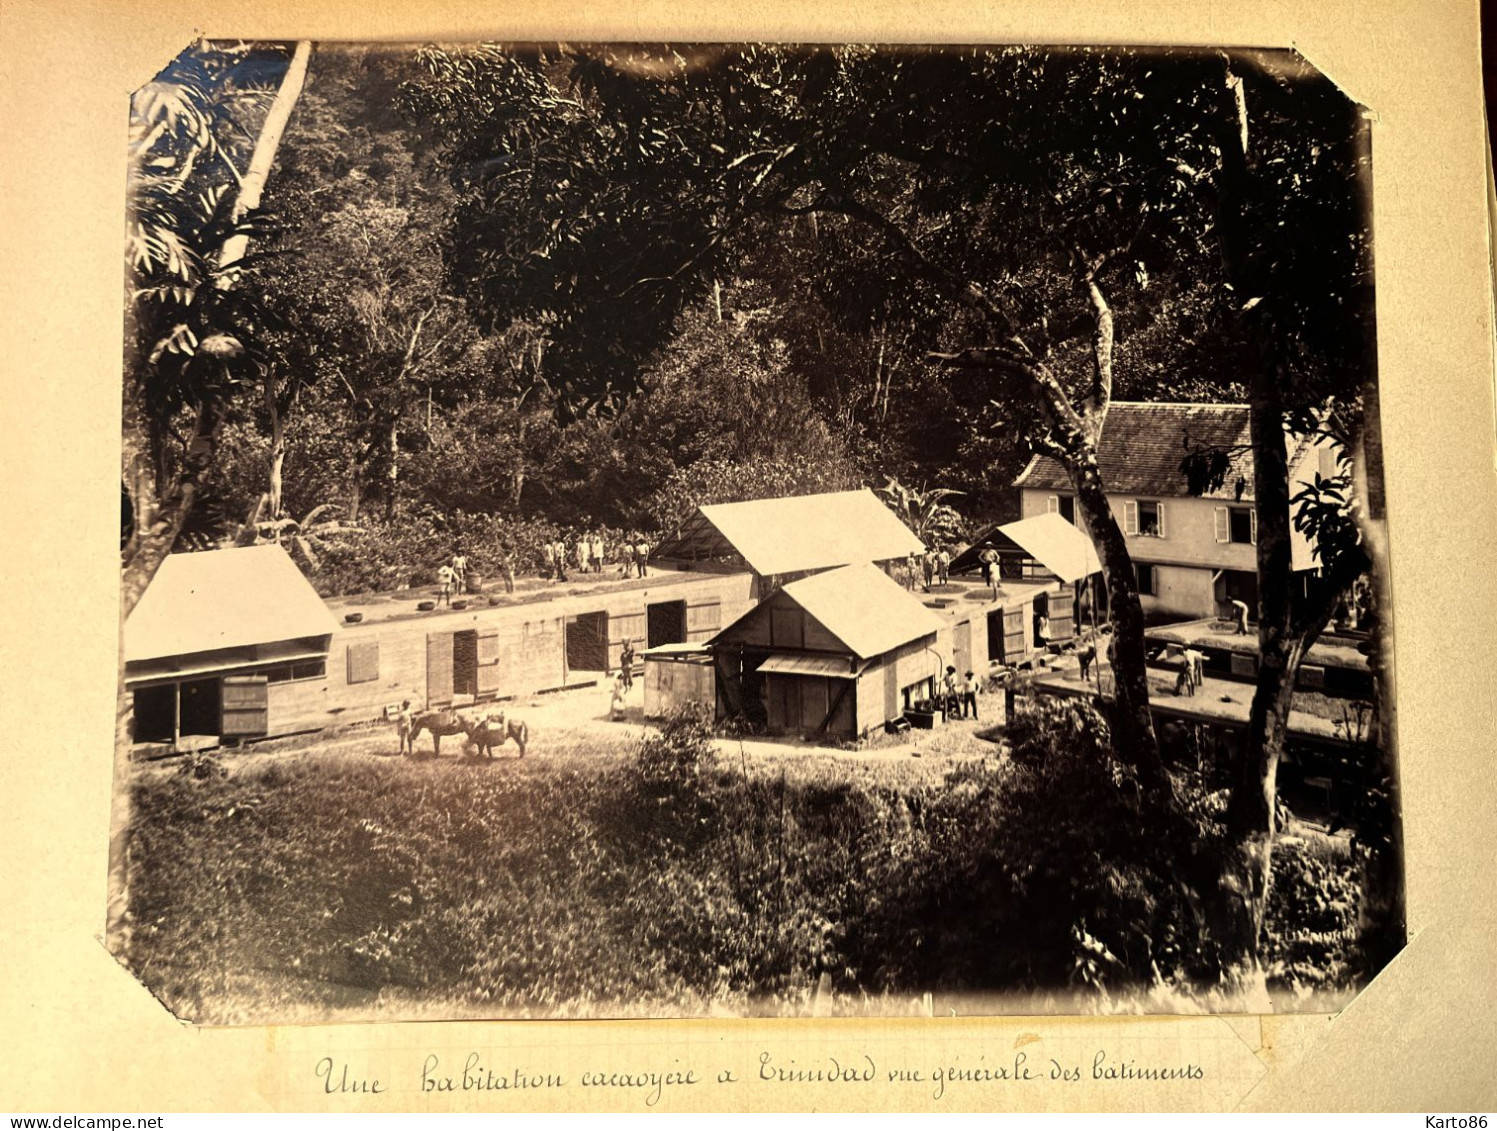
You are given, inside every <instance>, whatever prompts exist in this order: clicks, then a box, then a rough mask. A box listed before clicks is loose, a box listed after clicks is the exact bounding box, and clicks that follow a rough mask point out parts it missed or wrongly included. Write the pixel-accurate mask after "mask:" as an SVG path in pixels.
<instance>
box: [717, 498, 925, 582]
mask: <svg viewBox="0 0 1497 1131" xmlns="http://www.w3.org/2000/svg"><path fill="white" fill-rule="evenodd" d="M701 513H702V517H704V518H705V519H707V521H708V522H710V523H712V525H713V526H715V527H717V529H718V531H719V532H721V534H722V536H723V537H724V538H726V539H727V540H728V541H729V542H730V543H732V545H733V548H734V549H735V550H737V551H738V553H740V554H741V555H743V559H744V561H746V562H748V564H749V567H750V568H751V569H753V571H754V572H755V573H759V574H773V573H796V572H799V571H801V570H809V569H826V568H828V567H830V566H839V565H856V564H864V563H868V562H882V561H888V560H890V559H892V558H903V557H906V556H907V555H909V554H912V553H916V554H918V553H923V552H924V550H925V546H924V544H923V543H922V542H921V541H920V539H918V538H916V537H915V535H914V534H912V533H911V532H910V529H909V527H907V526H905V524H904V523H902V522H900V521H899V519H898V518H897V517H896V516H895V514H894V512H893V511H891V510H890V509H889V508H888V507H886V506H884V504H883V503H881V502H879V499H878V496H877V495H875V494H874V493H873V492H872V491H870V490H868V489H867V488H864V489H863V490H861V491H835V492H831V493H829V494H825V495H796V496H792V497H790V498H785V499H756V500H754V501H752V502H747V503H718V504H715V505H712V506H705V507H702V508H701Z"/></svg>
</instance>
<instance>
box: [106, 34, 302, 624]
mask: <svg viewBox="0 0 1497 1131" xmlns="http://www.w3.org/2000/svg"><path fill="white" fill-rule="evenodd" d="M309 54H310V46H309V45H308V44H305V43H303V44H300V45H298V46H297V48H296V50H295V52H294V53H293V55H292V57H291V60H290V62H289V65H288V63H287V61H286V59H285V56H284V54H282V53H279V52H272V53H268V54H267V52H265V51H263V50H257V49H251V48H246V47H221V46H217V45H213V44H203V45H200V46H199V47H196V48H193V49H190V50H188V51H186V52H184V53H183V54H182V55H181V56H179V57H178V58H177V59H176V60H174V61H173V62H172V64H171V65H170V66H169V67H168V68H167V69H166V70H165V71H163V72H162V73H161V74H160V75H158V76H157V77H156V78H155V79H154V80H153V81H152V82H150V83H147V84H146V85H145V86H143V87H142V88H141V89H140V90H139V91H137V92H136V93H135V95H134V96H133V97H132V99H131V117H130V166H129V167H130V181H129V185H128V194H129V220H128V224H127V229H126V246H125V264H126V272H127V291H126V335H125V339H126V340H125V380H124V411H123V458H124V467H123V492H124V496H125V501H126V508H125V509H126V512H127V522H126V526H125V530H124V532H123V535H122V542H123V546H122V558H123V561H122V566H123V571H122V588H123V601H124V607H125V610H126V612H127V613H128V611H129V610H130V609H132V608H133V607H134V605H135V603H136V602H137V601H138V600H139V599H140V596H141V594H142V593H144V592H145V588H146V586H147V585H148V584H149V583H150V580H151V578H152V577H153V576H154V575H155V572H156V570H157V568H158V567H159V566H160V564H161V562H162V561H163V560H164V559H165V557H166V555H167V554H168V553H170V552H171V549H172V547H173V545H174V544H175V542H176V539H177V536H178V534H179V533H180V532H181V530H182V528H183V525H184V523H185V522H186V521H187V519H188V517H189V515H190V514H191V512H192V508H193V506H194V503H195V501H196V499H197V496H198V492H199V488H200V486H201V483H202V480H203V477H204V475H205V474H206V472H207V470H208V468H209V467H210V465H211V463H212V460H213V455H214V439H215V436H216V434H217V430H218V426H219V423H220V421H221V418H222V412H223V408H224V406H225V404H226V403H227V402H228V401H229V400H231V399H232V398H233V397H234V396H236V395H237V394H238V392H239V391H240V389H241V388H242V387H243V386H244V384H245V383H246V382H247V381H249V380H250V379H252V377H253V376H254V374H255V367H256V365H257V364H259V362H260V361H261V360H262V354H261V352H260V351H261V341H260V337H261V331H262V328H263V326H264V323H265V316H266V312H265V310H264V308H263V306H262V304H260V303H259V302H258V300H257V297H256V295H255V294H254V293H253V292H252V291H250V290H249V289H247V288H245V287H242V286H239V285H238V284H239V283H240V282H241V280H242V279H243V277H244V276H245V274H246V273H247V272H248V271H251V270H253V269H254V266H255V264H254V260H253V259H252V258H251V257H250V256H249V255H248V254H247V249H248V246H249V240H250V238H251V237H252V236H253V235H255V234H257V233H258V232H259V231H261V228H260V226H259V222H258V218H257V216H256V209H257V208H258V206H259V200H260V195H261V193H262V192H263V190H264V186H265V182H266V179H267V178H268V176H269V174H270V170H271V167H272V165H273V163H274V160H275V153H276V149H277V147H278V146H279V143H280V138H281V134H282V131H283V130H284V129H285V124H286V121H287V119H288V118H289V116H290V113H291V110H292V107H293V106H294V105H295V102H296V99H297V96H298V94H299V93H300V89H301V83H302V79H303V77H304V75H305V73H306V64H307V58H308V55H309ZM277 72H279V73H282V74H283V75H284V77H283V78H282V80H281V83H280V87H279V90H278V91H277V93H276V95H275V97H274V99H273V100H271V101H270V103H269V108H268V110H267V109H264V103H265V102H266V98H265V95H266V90H267V86H266V80H267V76H268V75H272V74H275V73H277ZM257 120H258V122H259V129H258V133H257V134H252V133H251V132H250V126H251V125H252V124H253V123H255V122H256V121H257ZM252 137H253V138H254V141H253V143H251V142H250V139H251V138H252ZM246 151H247V152H248V161H249V163H248V166H247V168H246V170H245V171H244V173H243V174H241V173H240V172H239V169H238V162H240V161H242V160H243V159H244V157H245V154H246Z"/></svg>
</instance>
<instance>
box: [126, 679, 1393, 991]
mask: <svg viewBox="0 0 1497 1131" xmlns="http://www.w3.org/2000/svg"><path fill="white" fill-rule="evenodd" d="M1014 752H1015V758H1014V760H1013V762H1012V763H1011V764H1009V763H1004V764H999V763H993V762H980V763H972V764H968V765H964V766H959V767H958V768H955V769H953V770H951V771H950V772H949V773H948V774H947V776H946V779H945V780H944V781H940V782H936V783H934V784H917V783H904V784H900V783H897V782H893V781H891V782H888V783H885V784H880V783H878V782H877V781H871V780H867V779H864V780H861V781H856V780H847V779H846V776H845V775H834V774H829V773H827V772H826V771H825V770H824V769H823V770H820V771H814V772H810V773H808V772H806V771H801V770H797V771H795V772H794V773H789V774H787V773H786V772H785V771H780V772H777V773H771V772H765V771H764V770H762V769H758V770H750V768H749V767H748V766H747V764H746V763H744V764H740V761H739V759H737V758H733V757H725V756H724V755H722V754H720V753H718V751H717V748H716V746H715V744H714V742H713V740H712V737H711V733H710V731H709V730H708V728H707V727H706V725H705V723H704V722H703V721H702V720H701V719H699V718H696V717H694V716H692V715H691V714H689V713H688V714H683V715H681V716H678V717H677V718H675V719H672V720H671V721H669V722H668V723H667V724H666V726H665V727H664V729H663V730H662V731H661V732H660V733H659V734H658V735H655V736H653V737H650V738H648V739H646V740H645V741H644V742H643V744H642V745H641V746H640V747H639V748H638V749H637V751H636V752H635V753H634V754H633V755H632V756H629V757H625V758H623V759H620V758H618V757H617V756H614V757H610V756H609V752H607V751H606V750H604V749H602V748H599V747H594V746H590V745H588V746H583V747H580V748H577V749H574V750H572V751H570V752H569V753H567V754H565V755H563V756H561V757H548V758H545V759H542V760H539V761H527V762H525V763H520V762H518V761H512V762H500V763H497V764H481V763H468V764H464V763H455V762H453V761H452V760H451V759H447V760H444V761H442V762H425V763H411V762H408V761H404V760H400V761H395V760H386V759H380V758H372V757H368V756H357V755H351V754H343V755H325V756H323V757H319V758H305V759H288V758H274V759H265V760H256V763H254V764H246V763H243V762H241V763H240V764H239V766H238V767H237V768H236V770H235V772H234V773H233V774H232V775H224V774H222V773H217V774H215V773H207V772H201V770H200V769H199V768H198V767H197V765H196V764H191V765H187V764H184V767H183V770H182V772H180V773H178V774H175V775H164V776H160V777H155V778H153V779H151V780H142V781H141V782H140V783H139V784H138V785H137V787H136V795H135V802H136V808H135V815H134V819H133V823H132V830H131V854H132V857H133V859H135V860H136V861H137V862H138V863H139V864H141V865H142V866H141V867H139V868H138V870H137V874H136V875H135V876H134V877H133V879H132V884H131V888H130V898H131V918H132V921H133V926H134V941H133V944H132V950H131V952H130V954H129V955H128V959H129V961H130V963H131V965H132V967H133V968H134V969H136V970H137V971H139V972H140V973H141V975H142V977H143V978H144V979H145V980H146V982H147V984H148V985H150V986H151V987H152V989H153V990H154V991H155V992H156V993H157V994H159V995H160V996H161V997H162V999H163V1000H164V1001H166V1003H167V1004H168V1005H169V1006H171V1007H172V1008H173V1009H174V1010H176V1011H178V1012H179V1013H182V1014H184V1015H188V1016H192V1017H195V1018H198V1019H200V1020H216V1021H226V1020H251V1019H254V1018H257V1017H266V1016H276V1017H278V1018H281V1019H284V1018H286V1017H290V1016H302V1017H305V1016H312V1015H315V1014H317V1013H318V1012H320V1011H322V1010H326V1009H344V1010H353V1011H361V1012H362V1011H368V1012H375V1011H378V1010H379V1009H381V1008H382V1007H384V1006H391V1005H393V1003H394V1002H397V1001H400V1000H403V996H402V995H405V996H407V997H408V996H409V995H412V994H419V995H420V996H421V997H422V998H423V999H425V1000H428V1001H434V1002H446V1003H450V1004H452V1005H454V1006H457V1007H459V1008H468V1009H473V1010H475V1011H480V1012H482V1011H504V1012H513V1011H515V1010H529V1009H533V1010H537V1011H542V1012H555V1011H560V1012H563V1013H569V1012H580V1013H598V1012H608V1011H610V1010H611V1009H618V1008H625V1009H629V1010H634V1011H638V1010H641V1009H645V1010H660V1009H664V1010H668V1011H680V1010H685V1011H688V1012H694V1011H699V1010H703V1009H706V1008H708V1007H709V1006H711V1005H715V1006H722V1007H726V1008H729V1009H734V1010H768V1011H771V1012H773V1011H795V1010H799V1009H802V1008H804V1007H805V1006H806V1005H807V1003H808V1000H809V998H810V997H811V995H812V994H814V993H815V991H816V988H817V987H818V985H825V986H827V987H830V988H831V989H832V990H833V991H835V994H836V997H837V999H838V1000H840V1001H841V1002H842V1006H841V1007H840V1008H860V1007H862V1005H864V1004H866V1001H867V999H868V998H869V997H870V996H871V997H873V998H883V999H885V1000H887V1001H889V1002H890V1003H892V1004H891V1006H890V1007H891V1008H896V1009H897V1008H902V1007H901V1006H900V1005H899V1004H898V1003H900V1002H906V1001H909V1000H910V999H911V998H913V997H918V995H919V994H920V993H922V992H927V991H930V992H936V993H944V994H963V995H979V996H981V995H992V994H1018V995H1030V996H1031V1000H1042V999H1044V998H1046V997H1048V996H1050V995H1068V994H1070V993H1073V992H1074V993H1079V994H1080V995H1082V1001H1083V1002H1084V1003H1085V1002H1090V1003H1091V1005H1092V1006H1093V1007H1095V1008H1102V1007H1104V1006H1110V1007H1113V1008H1116V1007H1120V1006H1121V1007H1124V1008H1127V1007H1129V1006H1130V1005H1132V1006H1136V1007H1139V1008H1164V1009H1181V1008H1186V1009H1188V1008H1192V1007H1193V1004H1192V1003H1194V1005H1195V1006H1201V1005H1204V1004H1206V1003H1208V1002H1209V1001H1211V1000H1212V999H1211V996H1210V995H1211V992H1212V987H1213V986H1214V977H1215V974H1216V970H1215V968H1214V966H1213V962H1214V955H1213V952H1212V949H1211V938H1210V932H1209V930H1205V929H1203V927H1202V924H1201V922H1200V921H1199V912H1198V908H1197V906H1196V904H1195V903H1194V902H1193V900H1192V898H1191V895H1190V892H1191V885H1192V884H1193V883H1194V882H1195V880H1196V879H1197V878H1198V877H1197V876H1196V874H1195V872H1196V871H1198V869H1199V866H1198V865H1197V864H1194V863H1193V861H1200V860H1202V859H1204V857H1205V856H1206V855H1207V854H1209V853H1210V852H1211V850H1212V846H1213V845H1214V844H1215V843H1216V842H1217V840H1218V838H1219V836H1220V824H1219V819H1220V814H1221V808H1222V804H1221V800H1220V797H1219V796H1218V795H1212V794H1202V793H1197V792H1194V791H1193V790H1192V789H1191V788H1189V787H1188V783H1186V785H1187V788H1184V789H1182V795H1183V796H1184V797H1185V798H1187V805H1186V807H1185V809H1184V810H1183V812H1182V815H1181V816H1180V818H1179V823H1178V824H1177V825H1174V826H1164V827H1161V826H1160V825H1159V824H1158V823H1156V822H1152V821H1149V820H1146V819H1144V817H1143V816H1142V815H1141V814H1140V812H1139V810H1138V807H1137V804H1136V795H1135V793H1134V792H1133V791H1132V790H1130V789H1128V788H1127V784H1128V780H1129V776H1130V773H1131V771H1130V770H1129V769H1128V768H1127V767H1126V766H1123V765H1120V764H1119V763H1117V762H1116V761H1115V760H1114V759H1113V758H1112V757H1111V755H1110V753H1109V747H1108V744H1107V740H1106V735H1105V732H1104V731H1103V729H1102V724H1101V723H1100V720H1099V719H1098V718H1097V717H1096V715H1095V714H1094V713H1093V712H1091V711H1090V710H1089V709H1088V708H1084V707H1071V706H1060V705H1054V706H1048V707H1042V708H1040V713H1037V714H1034V715H1030V716H1026V717H1025V719H1024V721H1023V723H1022V724H1021V725H1020V726H1018V727H1016V737H1015V746H1014ZM208 761H209V762H210V763H211V761H212V760H211V759H210V760H208ZM1119 786H1122V787H1123V788H1119ZM413 797H419V798H420V803H419V804H417V805H413V804H412V803H411V801H412V798H413ZM145 862H149V867H145V866H143V865H144V864H145ZM1276 867H1277V869H1278V872H1277V875H1276V879H1277V883H1276V884H1275V889H1274V896H1273V903H1272V906H1271V928H1270V934H1271V939H1270V943H1269V948H1268V952H1269V961H1270V963H1271V964H1273V969H1274V973H1275V975H1276V977H1277V978H1278V980H1279V981H1278V984H1279V985H1280V986H1281V988H1282V989H1284V990H1285V991H1289V990H1291V989H1297V990H1301V991H1316V990H1320V991H1338V990H1344V989H1345V988H1347V987H1348V986H1351V985H1354V984H1356V983H1357V982H1358V981H1359V980H1361V979H1363V978H1365V977H1366V976H1367V970H1366V967H1365V965H1364V963H1363V962H1362V959H1361V954H1360V951H1359V949H1358V943H1357V939H1356V933H1355V930H1354V929H1353V928H1354V927H1355V923H1356V915H1357V901H1358V897H1359V895H1358V893H1359V889H1358V885H1357V882H1356V876H1355V871H1354V869H1353V868H1352V866H1351V864H1350V862H1349V861H1348V860H1347V859H1346V858H1345V856H1344V854H1337V853H1335V852H1331V851H1327V850H1325V849H1323V848H1322V849H1315V848H1313V847H1311V846H1309V845H1306V844H1304V843H1302V842H1301V843H1299V844H1298V845H1297V847H1290V848H1287V849H1286V850H1285V851H1283V852H1281V853H1280V854H1279V857H1278V863H1277V865H1276ZM823 978H825V981H824V982H823Z"/></svg>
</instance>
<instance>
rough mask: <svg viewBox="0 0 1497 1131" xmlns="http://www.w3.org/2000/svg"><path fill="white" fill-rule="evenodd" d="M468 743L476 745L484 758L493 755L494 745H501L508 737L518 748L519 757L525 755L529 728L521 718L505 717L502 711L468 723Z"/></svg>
mask: <svg viewBox="0 0 1497 1131" xmlns="http://www.w3.org/2000/svg"><path fill="white" fill-rule="evenodd" d="M467 734H468V743H469V744H471V745H473V746H477V747H478V749H479V750H481V751H482V752H483V755H484V757H485V758H489V759H492V758H493V757H494V747H496V746H503V745H504V744H505V742H507V741H508V740H509V739H511V738H512V739H514V740H515V745H516V746H518V747H519V748H520V757H521V758H523V757H525V747H526V745H527V744H528V743H529V742H530V728H529V727H527V726H526V725H525V720H523V719H507V718H505V715H504V712H503V711H500V712H499V713H498V714H494V715H489V716H488V717H487V718H483V719H477V720H475V721H472V722H470V723H469V724H468V729H467Z"/></svg>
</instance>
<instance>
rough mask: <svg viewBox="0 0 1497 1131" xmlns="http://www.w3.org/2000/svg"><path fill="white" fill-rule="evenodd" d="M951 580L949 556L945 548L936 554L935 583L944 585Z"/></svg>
mask: <svg viewBox="0 0 1497 1131" xmlns="http://www.w3.org/2000/svg"><path fill="white" fill-rule="evenodd" d="M950 579H951V554H950V553H949V552H948V551H947V549H946V547H945V546H942V547H941V548H940V550H938V551H937V552H936V581H937V582H938V583H939V584H941V585H943V586H944V585H946V584H947V583H948V582H949V581H950Z"/></svg>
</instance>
